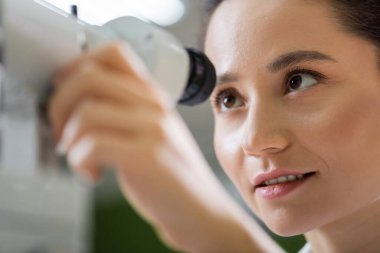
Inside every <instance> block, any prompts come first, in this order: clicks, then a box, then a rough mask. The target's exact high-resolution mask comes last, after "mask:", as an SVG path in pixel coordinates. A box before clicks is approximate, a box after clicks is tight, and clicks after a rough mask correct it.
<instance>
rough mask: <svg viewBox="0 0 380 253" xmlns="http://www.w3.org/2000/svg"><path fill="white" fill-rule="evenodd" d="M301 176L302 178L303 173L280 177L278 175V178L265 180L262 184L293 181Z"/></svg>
mask: <svg viewBox="0 0 380 253" xmlns="http://www.w3.org/2000/svg"><path fill="white" fill-rule="evenodd" d="M302 178H303V175H301V174H300V175H290V176H282V177H278V178H274V179H271V180H268V181H265V182H264V184H265V185H272V184H281V183H286V182H292V181H295V180H297V179H298V180H299V179H302Z"/></svg>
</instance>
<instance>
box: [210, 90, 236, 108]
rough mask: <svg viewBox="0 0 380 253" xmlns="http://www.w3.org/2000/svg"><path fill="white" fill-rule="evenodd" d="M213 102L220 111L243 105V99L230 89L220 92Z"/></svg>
mask: <svg viewBox="0 0 380 253" xmlns="http://www.w3.org/2000/svg"><path fill="white" fill-rule="evenodd" d="M214 103H215V106H216V107H217V108H218V109H219V110H220V111H221V112H225V111H230V110H232V109H235V108H238V107H241V106H242V105H243V101H242V100H241V99H240V98H239V97H238V96H237V95H235V94H234V92H233V91H230V90H226V91H222V92H220V93H219V94H218V95H217V96H216V98H215V101H214Z"/></svg>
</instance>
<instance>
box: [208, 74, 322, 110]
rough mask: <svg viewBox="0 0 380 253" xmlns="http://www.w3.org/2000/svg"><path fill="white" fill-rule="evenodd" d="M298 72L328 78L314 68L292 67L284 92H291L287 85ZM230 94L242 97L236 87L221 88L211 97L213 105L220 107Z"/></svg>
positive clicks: (286, 75)
mask: <svg viewBox="0 0 380 253" xmlns="http://www.w3.org/2000/svg"><path fill="white" fill-rule="evenodd" d="M297 74H307V75H311V76H312V77H313V78H315V79H316V80H317V81H318V83H319V82H321V81H322V80H324V79H326V76H324V75H323V74H321V73H319V72H317V71H314V70H310V69H305V68H299V67H297V68H294V69H291V70H289V71H288V72H286V74H285V79H284V83H283V87H284V94H288V93H290V92H291V91H289V87H287V85H288V83H289V80H290V78H292V77H293V76H295V75H297ZM230 95H234V96H236V97H240V98H239V99H241V96H239V95H238V91H237V90H236V89H235V88H226V89H221V90H220V91H219V92H218V93H217V94H216V95H215V96H213V97H211V99H210V100H211V103H212V104H213V106H215V107H216V108H220V106H221V102H222V101H223V99H224V98H225V97H227V96H230Z"/></svg>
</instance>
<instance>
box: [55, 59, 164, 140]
mask: <svg viewBox="0 0 380 253" xmlns="http://www.w3.org/2000/svg"><path fill="white" fill-rule="evenodd" d="M144 86H145V88H144ZM147 86H148V85H147V84H144V83H138V81H137V80H136V79H133V78H130V77H129V76H125V75H118V74H115V73H109V72H108V71H106V70H104V68H102V67H101V66H99V65H98V64H96V63H87V64H85V65H83V66H82V67H81V71H79V72H78V73H77V74H76V75H74V76H73V77H72V78H71V79H69V80H67V83H66V84H65V85H64V87H62V88H61V90H60V91H58V92H56V93H55V94H54V95H53V97H52V98H51V100H50V104H49V118H50V121H51V123H52V126H53V128H54V136H55V137H56V138H57V139H59V137H60V135H61V132H62V128H63V124H64V122H66V120H67V119H68V117H69V115H70V114H71V113H72V112H73V110H74V108H75V107H76V106H77V104H78V103H79V102H80V101H81V100H84V99H86V98H92V99H98V100H109V101H112V102H113V103H119V104H121V105H122V106H126V105H128V106H132V105H134V106H138V105H144V106H145V107H152V108H156V109H158V110H161V107H162V106H163V103H161V101H162V99H160V100H161V101H158V100H159V98H158V97H159V96H160V95H159V94H158V93H157V94H156V92H155V90H154V89H153V88H152V87H147Z"/></svg>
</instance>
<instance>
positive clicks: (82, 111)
mask: <svg viewBox="0 0 380 253" xmlns="http://www.w3.org/2000/svg"><path fill="white" fill-rule="evenodd" d="M163 118H164V112H163V111H162V112H157V111H156V110H147V109H145V108H132V109H131V108H130V107H120V106H118V105H115V104H111V103H102V102H100V101H94V100H86V101H85V102H82V103H81V104H80V106H79V108H78V109H77V110H76V112H75V113H74V115H73V116H72V117H71V118H70V120H69V121H68V123H67V124H66V126H65V128H64V130H63V134H62V138H61V140H60V142H59V144H58V148H57V151H58V152H59V153H60V154H61V155H63V154H65V153H66V151H67V150H68V149H70V147H72V146H73V145H75V143H76V142H77V141H78V140H79V139H80V138H81V137H82V136H83V135H85V134H86V133H87V132H89V131H92V130H102V131H104V132H106V131H108V132H115V133H118V134H120V135H123V136H126V137H128V138H155V139H158V138H164V137H163V136H164V133H163V126H162V125H161V124H162V123H161V122H163V121H164V119H163Z"/></svg>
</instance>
